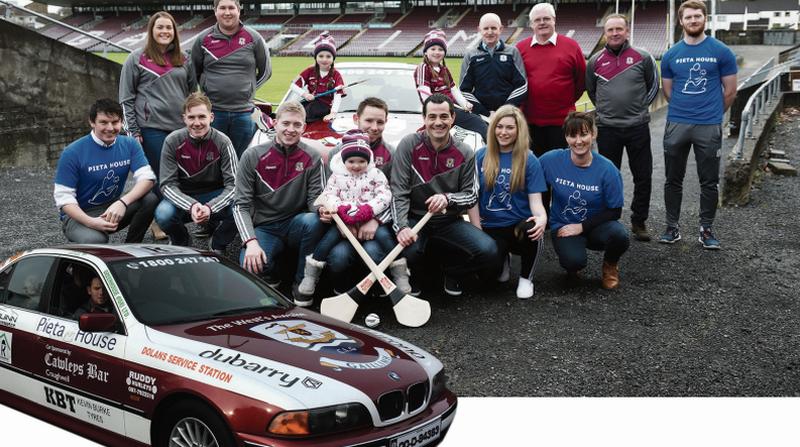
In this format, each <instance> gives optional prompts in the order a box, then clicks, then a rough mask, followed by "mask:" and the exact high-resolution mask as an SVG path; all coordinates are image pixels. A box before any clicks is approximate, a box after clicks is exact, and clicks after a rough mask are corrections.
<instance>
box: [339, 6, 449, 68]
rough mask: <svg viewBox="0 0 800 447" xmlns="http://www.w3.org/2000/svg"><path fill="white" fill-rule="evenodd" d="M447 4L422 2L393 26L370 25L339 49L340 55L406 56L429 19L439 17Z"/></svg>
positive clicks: (432, 19) (414, 45)
mask: <svg viewBox="0 0 800 447" xmlns="http://www.w3.org/2000/svg"><path fill="white" fill-rule="evenodd" d="M446 11H447V8H442V9H439V8H437V7H435V6H422V7H416V8H414V9H413V11H412V12H411V14H408V15H406V16H405V17H404V18H403V19H402V20H400V21H399V22H398V23H396V24H395V25H394V27H393V28H392V29H385V28H370V29H368V30H367V31H366V32H365V33H363V34H361V35H360V36H358V38H356V39H353V40H352V41H351V42H350V43H349V44H348V45H347V46H346V47H344V48H342V49H341V50H340V51H339V54H341V55H343V56H405V55H407V54H409V53H411V52H412V51H414V49H415V48H416V47H417V46H419V44H421V43H422V39H423V38H424V37H425V34H427V33H428V31H430V26H429V23H430V22H432V21H436V20H438V19H439V18H441V17H442V15H443V14H444V13H445V12H446Z"/></svg>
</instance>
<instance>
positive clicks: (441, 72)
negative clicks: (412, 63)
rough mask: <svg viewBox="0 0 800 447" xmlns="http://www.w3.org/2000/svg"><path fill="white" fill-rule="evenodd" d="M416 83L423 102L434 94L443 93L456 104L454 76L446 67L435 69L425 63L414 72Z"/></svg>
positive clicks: (440, 66)
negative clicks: (453, 90)
mask: <svg viewBox="0 0 800 447" xmlns="http://www.w3.org/2000/svg"><path fill="white" fill-rule="evenodd" d="M434 74H435V76H434ZM414 81H415V82H416V84H417V91H418V92H419V94H420V99H421V100H422V101H425V99H426V98H427V97H428V96H431V95H433V94H434V93H441V94H443V95H445V96H447V97H448V98H450V99H451V100H452V101H453V102H456V98H455V97H454V96H453V92H452V89H453V87H455V85H456V84H455V82H453V75H451V74H450V70H448V69H447V67H446V66H445V65H439V66H438V67H436V68H434V69H431V67H430V66H429V65H428V64H426V63H424V62H423V63H421V64H419V65H417V69H416V70H414Z"/></svg>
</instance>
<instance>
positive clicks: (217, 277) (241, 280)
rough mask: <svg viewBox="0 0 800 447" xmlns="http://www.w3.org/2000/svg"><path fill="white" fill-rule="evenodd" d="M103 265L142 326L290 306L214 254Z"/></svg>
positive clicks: (256, 280)
mask: <svg viewBox="0 0 800 447" xmlns="http://www.w3.org/2000/svg"><path fill="white" fill-rule="evenodd" d="M108 266H109V268H110V270H111V273H112V274H113V276H114V279H115V280H116V282H117V284H118V285H119V287H120V289H121V290H120V291H121V292H122V295H123V296H124V297H125V301H126V303H127V304H128V306H129V307H130V309H131V311H132V312H133V314H134V315H135V316H136V318H137V319H138V320H139V321H141V322H142V323H144V324H147V325H160V324H177V323H183V322H190V321H199V320H205V319H211V318H216V317H220V316H224V315H237V314H239V313H247V312H251V311H257V310H262V309H268V308H286V307H288V306H289V303H288V301H286V300H285V299H283V298H281V297H280V296H279V295H278V294H277V292H275V291H274V290H272V289H271V288H269V286H267V285H266V284H265V283H264V282H262V281H261V280H259V279H257V278H255V277H254V276H252V275H250V274H249V273H247V272H245V271H244V270H242V269H240V268H239V267H238V266H236V265H235V264H233V263H231V262H229V261H227V260H222V259H220V258H218V257H216V256H211V255H208V256H206V255H201V254H197V255H171V256H160V257H152V258H145V259H137V260H128V261H119V262H112V263H109V264H108Z"/></svg>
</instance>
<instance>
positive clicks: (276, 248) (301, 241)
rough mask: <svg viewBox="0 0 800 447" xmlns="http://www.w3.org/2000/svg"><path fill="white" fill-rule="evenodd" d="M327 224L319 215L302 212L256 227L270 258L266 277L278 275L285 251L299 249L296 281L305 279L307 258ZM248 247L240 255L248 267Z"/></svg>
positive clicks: (295, 273)
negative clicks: (321, 220) (281, 258)
mask: <svg viewBox="0 0 800 447" xmlns="http://www.w3.org/2000/svg"><path fill="white" fill-rule="evenodd" d="M325 230H326V227H325V225H324V224H323V223H322V222H320V220H319V215H318V214H317V213H300V214H298V215H296V216H294V217H290V218H288V219H284V220H279V221H274V222H269V223H265V224H261V225H259V226H257V227H255V233H256V239H257V240H258V245H259V246H261V249H262V250H264V254H266V255H267V263H266V265H265V266H264V274H266V275H268V276H276V275H277V273H278V272H279V270H278V268H277V267H278V262H277V261H278V258H280V256H281V253H283V251H284V250H286V249H290V250H296V252H297V268H296V270H295V272H294V282H295V283H299V282H300V281H301V280H302V279H303V270H304V269H305V266H306V256H308V255H310V254H311V253H312V252H313V251H314V247H315V246H316V244H317V242H318V241H319V240H320V238H321V237H322V234H323V233H324V232H325ZM244 253H245V247H242V251H241V253H240V254H239V263H240V264H242V265H243V264H244Z"/></svg>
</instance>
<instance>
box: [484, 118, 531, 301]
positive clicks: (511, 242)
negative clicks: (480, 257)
mask: <svg viewBox="0 0 800 447" xmlns="http://www.w3.org/2000/svg"><path fill="white" fill-rule="evenodd" d="M529 143H530V142H529V139H528V125H527V123H526V121H525V117H524V116H523V115H522V112H521V111H520V110H519V109H518V108H516V107H514V106H513V105H504V106H502V107H500V108H499V109H497V111H496V112H495V114H494V116H493V117H492V120H491V122H490V123H489V137H488V144H487V146H486V147H484V148H482V149H480V150H478V152H477V153H476V154H475V163H476V169H477V171H478V178H479V183H480V194H479V200H478V204H477V205H476V206H474V207H473V208H471V209H470V210H469V217H470V222H471V223H472V224H473V225H475V226H476V227H478V228H482V229H483V230H484V231H485V232H486V233H487V234H488V235H489V236H491V237H492V239H494V240H495V242H496V243H497V247H498V249H499V251H500V253H501V254H503V255H504V256H503V258H504V259H505V260H506V261H505V264H504V266H503V273H502V274H501V275H500V278H499V279H500V280H501V281H507V280H508V267H509V266H508V264H509V261H508V253H509V252H511V253H514V254H518V255H520V257H521V265H522V267H521V269H520V275H519V282H518V283H517V298H521V299H527V298H530V297H532V296H533V292H534V287H533V272H534V270H535V268H536V261H537V259H538V258H539V253H540V252H541V250H542V241H541V238H542V234H543V233H544V227H545V224H546V223H547V213H545V210H544V206H543V205H542V194H541V193H542V192H543V191H547V184H546V183H545V180H544V174H543V172H542V168H541V166H540V165H539V160H537V159H536V156H534V155H533V153H531V151H529V150H528V147H529Z"/></svg>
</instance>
